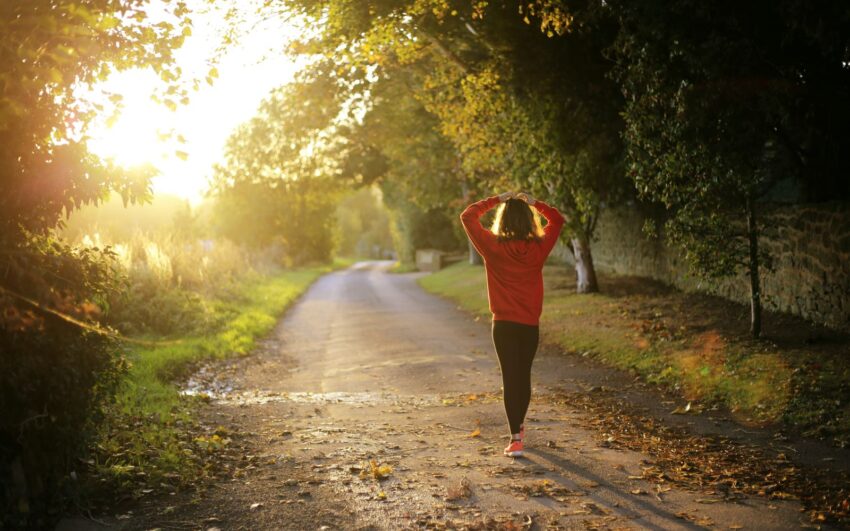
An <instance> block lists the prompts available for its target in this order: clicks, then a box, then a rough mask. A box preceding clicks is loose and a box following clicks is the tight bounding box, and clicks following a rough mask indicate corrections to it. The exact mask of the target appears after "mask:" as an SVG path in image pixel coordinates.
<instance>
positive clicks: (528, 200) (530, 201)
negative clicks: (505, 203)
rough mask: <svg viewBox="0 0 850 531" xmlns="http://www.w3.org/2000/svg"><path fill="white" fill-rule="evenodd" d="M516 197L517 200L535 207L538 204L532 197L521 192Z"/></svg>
mask: <svg viewBox="0 0 850 531" xmlns="http://www.w3.org/2000/svg"><path fill="white" fill-rule="evenodd" d="M514 197H516V198H517V199H521V200H522V201H525V202H526V203H528V204H529V205H533V204H534V203H536V202H537V200H536V199H534V198H533V197H531V196H530V195H528V194H527V193H525V192H520V193H518V194H516V195H515V196H514Z"/></svg>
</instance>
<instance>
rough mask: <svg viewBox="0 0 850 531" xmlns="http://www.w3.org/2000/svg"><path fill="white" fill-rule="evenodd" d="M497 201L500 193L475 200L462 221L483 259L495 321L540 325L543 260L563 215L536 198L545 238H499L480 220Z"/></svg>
mask: <svg viewBox="0 0 850 531" xmlns="http://www.w3.org/2000/svg"><path fill="white" fill-rule="evenodd" d="M498 204H499V197H498V196H493V197H488V198H487V199H484V200H483V201H478V202H477V203H472V204H471V205H469V206H468V207H466V210H464V211H463V213H462V214H461V215H460V220H461V222H462V223H463V227H464V229H466V234H467V235H468V236H469V239H470V240H472V244H473V245H474V246H475V248H476V249H477V250H478V252H479V253H480V254H481V256H482V258H484V269H485V271H486V272H487V296H488V298H489V299H490V311H491V312H493V320H494V321H514V322H517V323H522V324H527V325H532V326H537V325H538V324H539V322H540V313H541V312H542V311H543V263H544V262H545V261H546V257H547V256H549V253H550V252H551V251H552V247H554V246H555V242H557V241H558V235H559V234H560V233H561V227H563V226H564V217H563V216H562V215H561V213H560V212H558V211H557V210H556V209H554V208H552V207H550V206H549V205H547V204H546V203H543V202H542V201H535V203H534V208H536V209H537V211H538V212H540V213H541V214H542V215H543V217H544V218H546V221H547V222H548V223H547V224H546V227H545V228H544V229H543V232H544V235H543V238H542V239H541V240H531V241H528V240H506V241H499V239H498V237H497V236H496V235H495V234H493V233H492V232H490V231H489V230H487V229H485V228H484V227H482V226H481V222H480V221H479V220H480V218H481V216H483V215H484V213H485V212H487V211H488V210H490V209H491V208H493V207H494V206H496V205H498Z"/></svg>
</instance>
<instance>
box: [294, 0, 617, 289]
mask: <svg viewBox="0 0 850 531" xmlns="http://www.w3.org/2000/svg"><path fill="white" fill-rule="evenodd" d="M288 4H289V5H291V6H294V7H295V8H296V9H298V10H300V12H301V13H302V14H305V15H307V16H311V17H313V18H314V19H315V20H316V21H321V22H317V24H319V25H320V31H317V34H318V35H319V37H318V39H316V40H314V41H313V42H312V43H311V45H310V46H309V49H310V50H312V51H314V52H315V51H321V52H324V53H326V54H328V55H333V56H334V57H336V58H337V60H338V61H339V62H340V64H341V65H344V66H341V67H340V71H342V72H348V71H351V70H358V69H363V70H367V71H369V73H370V76H371V79H381V78H382V77H384V76H392V75H394V73H395V72H398V71H407V72H414V73H415V75H412V76H411V81H412V82H411V83H409V84H408V87H407V89H408V90H409V91H411V93H412V94H413V95H414V97H415V98H417V99H419V100H421V101H422V102H423V104H424V106H425V109H426V110H428V111H430V112H431V113H432V114H433V115H434V116H436V117H437V119H438V125H439V130H440V132H441V133H442V134H443V135H444V136H445V137H446V139H448V140H449V141H450V142H451V143H452V145H453V146H454V148H455V150H456V152H457V161H458V169H459V170H460V171H457V172H456V174H457V175H458V177H462V179H463V180H462V181H461V183H460V184H461V185H464V184H465V185H466V187H467V188H471V187H472V186H476V187H478V188H479V189H482V190H493V189H496V188H504V187H511V188H517V187H531V188H532V191H533V192H536V193H538V194H541V195H542V194H546V195H547V196H549V197H554V199H553V201H554V202H555V203H557V204H558V206H559V207H560V208H561V209H562V210H564V211H565V213H566V214H567V217H568V219H569V220H570V223H569V225H568V229H567V232H568V233H570V236H571V241H572V247H573V249H574V250H575V255H576V262H577V272H578V283H577V287H578V290H579V291H594V290H596V289H597V286H596V280H595V273H594V270H593V265H592V258H591V255H590V240H591V237H592V234H593V229H594V227H595V223H596V219H597V216H598V210H599V205H600V203H601V202H602V201H609V202H610V201H615V200H616V198H617V197H618V196H619V195H620V193H621V191H622V183H623V182H624V181H625V180H624V179H623V178H622V173H621V160H622V146H621V141H620V137H619V132H620V130H621V128H622V121H621V120H620V118H619V115H618V111H619V109H620V107H621V102H622V98H621V96H620V95H619V92H618V91H617V90H616V85H615V84H614V83H613V82H611V81H610V80H609V79H608V78H607V71H608V69H609V68H610V63H609V62H607V61H606V60H605V58H604V57H603V56H602V50H603V49H604V48H605V47H606V46H607V45H608V44H609V42H608V41H606V38H608V37H609V36H612V34H611V27H612V26H611V24H610V21H608V20H604V19H603V18H600V15H599V14H598V13H603V14H604V13H605V12H604V11H598V10H593V9H589V8H588V7H587V3H584V2H575V3H574V5H573V4H569V7H572V8H574V9H573V11H574V12H575V14H570V15H567V14H565V13H564V12H562V11H557V10H548V11H546V10H543V11H540V12H537V11H535V12H534V13H532V14H530V16H531V17H535V16H543V15H546V16H547V17H548V18H546V22H545V24H544V28H545V31H543V32H542V31H541V30H540V29H538V28H533V27H531V26H530V19H528V18H527V20H528V23H527V24H524V23H523V19H522V17H521V15H520V13H517V10H516V5H515V4H511V3H508V2H495V3H492V5H488V3H486V2H473V3H467V2H445V1H439V2H438V1H431V0H411V1H409V2H407V3H402V4H399V3H397V2H382V1H372V2H351V1H349V0H336V1H333V2H314V1H306V0H300V1H296V0H293V1H290V2H289V3H288ZM565 4H566V3H565ZM544 11H545V12H544ZM556 15H558V16H561V17H562V18H560V19H558V18H557V17H556ZM576 17H583V18H582V19H581V20H582V24H580V25H576V26H575V27H574V28H573V27H572V26H571V25H570V24H567V23H565V22H564V21H565V20H570V19H572V18H576ZM552 28H554V29H555V30H556V31H552ZM591 28H597V29H598V30H599V31H598V32H593V31H590V29H591ZM556 33H559V35H558V36H557V37H556ZM564 65H568V66H569V67H570V68H572V69H573V70H572V71H569V70H568V71H566V72H565V71H564V68H563V66H564ZM366 79H367V81H368V80H369V79H370V77H369V76H367V77H366Z"/></svg>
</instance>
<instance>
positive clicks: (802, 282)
mask: <svg viewBox="0 0 850 531" xmlns="http://www.w3.org/2000/svg"><path fill="white" fill-rule="evenodd" d="M761 222H762V229H763V233H762V237H761V240H760V243H761V245H762V246H763V247H764V248H765V249H766V250H767V251H768V252H769V253H770V254H771V255H773V260H774V261H773V265H774V269H773V271H772V272H766V271H763V272H762V281H763V283H762V293H763V296H764V297H763V301H764V307H765V308H766V309H768V310H778V311H782V312H787V313H791V314H795V315H799V316H802V317H804V318H806V319H809V320H811V321H814V322H817V323H820V324H824V325H826V326H829V327H831V328H837V329H842V330H848V331H850V204H847V203H826V204H817V205H772V206H763V207H762V214H761ZM643 224H644V216H643V215H642V214H641V213H640V211H639V210H638V209H637V208H636V207H634V206H631V207H621V208H616V209H604V210H603V211H602V213H601V215H600V219H599V223H598V225H597V233H596V236H595V240H594V242H593V246H592V251H593V260H594V264H595V265H596V267H597V269H598V270H599V271H602V272H609V273H616V274H624V275H638V276H644V277H650V278H653V279H656V280H660V281H662V282H665V283H667V284H671V285H673V286H676V287H678V288H680V289H683V290H685V291H703V292H707V293H712V294H715V295H720V296H722V297H726V298H728V299H732V300H734V301H738V302H742V303H748V302H749V281H748V278H747V277H746V276H745V275H744V274H741V275H740V276H737V277H732V278H728V279H724V280H721V281H706V280H701V279H699V278H697V277H695V276H693V275H691V274H689V272H688V266H687V264H686V263H685V262H684V260H683V259H682V256H681V254H680V252H679V251H678V250H676V249H671V248H669V247H667V246H666V245H665V244H664V242H663V235H662V237H661V238H648V237H647V236H646V235H644V233H643ZM556 252H557V253H558V254H559V255H560V256H561V258H563V259H564V260H566V261H567V262H572V255H571V253H570V252H569V250H568V249H567V248H566V247H563V246H560V247H559V248H558V249H557V251H556Z"/></svg>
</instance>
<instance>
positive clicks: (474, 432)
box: [469, 428, 481, 437]
mask: <svg viewBox="0 0 850 531" xmlns="http://www.w3.org/2000/svg"><path fill="white" fill-rule="evenodd" d="M480 435H481V430H480V429H478V428H475V429H474V430H473V431H472V433H470V434H469V436H470V437H479V436H480Z"/></svg>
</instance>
